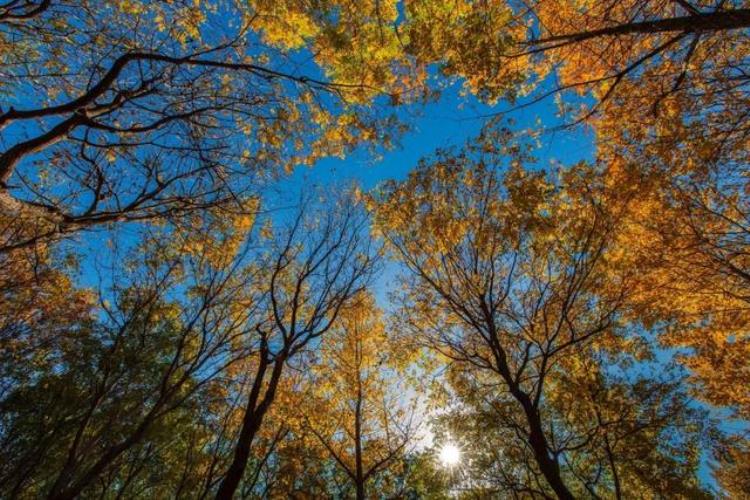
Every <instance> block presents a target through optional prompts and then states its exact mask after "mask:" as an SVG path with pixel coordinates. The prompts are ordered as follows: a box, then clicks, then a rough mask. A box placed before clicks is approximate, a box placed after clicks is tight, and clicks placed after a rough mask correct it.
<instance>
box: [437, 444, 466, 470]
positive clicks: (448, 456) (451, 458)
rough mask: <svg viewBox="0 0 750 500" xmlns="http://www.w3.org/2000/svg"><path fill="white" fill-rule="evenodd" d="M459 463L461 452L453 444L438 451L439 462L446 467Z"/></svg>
mask: <svg viewBox="0 0 750 500" xmlns="http://www.w3.org/2000/svg"><path fill="white" fill-rule="evenodd" d="M460 461H461V450H459V449H458V447H457V446H456V445H454V444H446V445H444V446H443V448H442V449H441V450H440V462H441V463H442V464H443V465H444V466H446V467H452V466H454V465H458V462H460Z"/></svg>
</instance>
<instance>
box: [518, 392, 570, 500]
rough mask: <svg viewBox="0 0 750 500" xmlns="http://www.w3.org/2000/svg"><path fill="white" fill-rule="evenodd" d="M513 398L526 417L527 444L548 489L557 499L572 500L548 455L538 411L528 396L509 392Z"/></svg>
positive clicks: (555, 465) (557, 467)
mask: <svg viewBox="0 0 750 500" xmlns="http://www.w3.org/2000/svg"><path fill="white" fill-rule="evenodd" d="M511 393H512V394H513V396H514V397H515V398H516V400H518V402H519V403H521V406H522V407H523V411H524V414H525V415H526V422H527V423H528V425H529V444H530V445H531V449H532V450H533V452H534V459H535V460H536V463H537V465H538V466H539V470H540V471H541V472H542V475H544V478H545V479H546V480H547V483H548V484H549V485H550V488H552V490H553V491H554V492H555V494H556V495H557V497H558V498H560V499H561V500H573V498H574V497H573V494H572V493H571V492H570V490H569V489H568V487H567V486H566V485H565V483H564V482H563V480H562V477H561V476H560V466H559V464H558V463H557V460H555V459H554V458H552V457H551V456H550V454H549V446H548V444H547V438H546V437H545V435H544V428H543V427H542V419H541V417H540V415H539V410H538V409H537V408H535V407H534V405H533V404H532V402H531V399H530V398H529V396H528V395H527V394H526V393H524V392H522V391H520V390H518V389H514V390H511Z"/></svg>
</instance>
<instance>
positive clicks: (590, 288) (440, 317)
mask: <svg viewBox="0 0 750 500" xmlns="http://www.w3.org/2000/svg"><path fill="white" fill-rule="evenodd" d="M511 138H512V135H511V134H510V132H508V131H507V130H504V129H489V130H487V131H485V133H484V134H483V135H482V136H481V137H480V138H479V140H478V141H477V142H476V143H471V144H470V145H469V146H468V147H467V149H466V150H464V151H461V152H460V153H457V154H452V153H450V152H440V153H438V155H437V157H436V158H435V159H434V160H433V161H432V162H423V163H422V164H420V166H419V167H418V168H417V170H416V171H415V172H413V173H412V174H411V175H410V176H409V178H408V179H407V180H406V181H404V182H402V183H395V182H392V183H387V184H386V185H385V186H384V187H383V189H382V191H381V192H380V193H379V194H377V195H376V196H375V197H374V198H373V199H372V203H373V209H374V213H375V221H376V228H377V230H378V231H379V232H381V233H382V234H383V235H384V238H385V239H386V241H387V244H388V246H389V247H390V248H391V250H392V251H393V252H394V254H395V255H396V257H397V258H398V259H399V261H400V262H401V263H402V264H403V265H404V266H405V269H406V270H408V274H407V276H406V278H405V279H406V286H407V290H408V292H407V294H406V296H405V298H404V300H405V305H406V307H407V310H408V311H411V312H410V313H409V314H408V315H407V316H406V317H405V321H406V324H408V325H410V327H411V329H412V330H413V331H414V332H415V334H417V335H420V336H421V338H423V339H424V341H425V342H426V343H427V345H429V346H430V347H432V348H433V349H435V350H437V351H438V352H439V353H441V354H442V355H443V356H445V357H446V358H447V359H449V360H452V362H455V363H456V364H457V365H459V366H460V367H463V369H465V370H469V371H471V372H473V373H477V374H479V375H477V376H476V378H477V379H478V382H477V383H478V385H476V386H470V387H467V388H466V391H467V392H468V394H472V393H477V394H478V393H480V387H484V388H490V390H491V391H494V392H496V393H497V397H502V398H505V401H509V402H510V403H508V404H510V405H511V408H512V411H511V412H510V415H511V416H512V423H513V425H512V429H513V432H515V433H516V435H517V436H518V437H520V438H522V440H523V446H524V452H527V453H528V454H529V456H530V457H532V458H533V470H538V471H539V474H541V476H542V477H543V478H544V481H543V482H539V483H537V485H536V486H531V487H533V488H534V489H536V490H537V491H540V492H541V493H542V494H545V495H549V494H550V493H553V494H555V495H556V496H557V497H559V498H574V497H575V496H576V493H575V492H576V491H578V487H579V486H580V482H581V479H579V478H578V477H576V475H575V472H574V470H573V467H572V466H571V465H570V464H568V463H566V460H567V457H568V452H569V450H568V447H569V446H570V445H571V444H570V442H568V441H566V440H565V439H560V436H559V433H560V432H564V431H561V430H560V426H564V425H565V424H564V423H562V422H560V421H559V420H558V419H556V418H555V417H554V411H553V404H554V401H555V399H556V398H565V397H575V396H574V394H575V390H574V387H573V384H572V383H570V382H568V383H563V381H562V380H560V379H559V378H558V377H559V371H560V370H563V366H566V365H568V364H570V363H572V360H574V359H576V358H580V357H581V356H583V355H584V354H585V353H586V352H588V351H594V352H602V353H606V352H617V351H623V352H627V351H628V350H630V349H632V350H633V351H634V352H637V351H638V345H639V342H637V336H636V337H635V339H632V340H628V338H629V337H630V335H631V334H632V332H630V331H629V330H628V329H626V328H624V327H625V326H626V323H625V319H626V318H627V316H626V313H628V312H629V311H630V303H629V301H628V299H629V297H630V295H631V293H633V291H634V290H635V289H636V285H637V280H636V278H637V275H636V273H635V270H634V269H633V268H630V267H628V266H622V265H620V263H619V262H618V260H617V258H616V256H617V255H618V252H622V248H621V247H618V246H616V242H617V240H616V238H615V237H614V235H615V233H616V229H617V227H618V221H619V218H620V213H619V211H618V208H619V207H617V206H606V205H603V204H602V202H603V198H602V196H601V194H597V191H598V190H597V189H596V182H595V180H594V178H592V173H593V172H594V170H592V169H591V168H590V167H587V166H585V165H578V166H576V167H573V168H572V169H570V171H567V172H565V173H564V174H562V175H561V176H560V177H559V178H558V179H554V178H552V179H550V178H546V177H545V175H544V173H543V172H531V171H527V170H524V169H523V168H522V167H521V164H522V163H523V162H524V161H527V160H528V159H529V158H528V153H527V149H526V148H525V147H524V146H523V145H519V144H517V143H514V141H512V140H511ZM503 165H507V167H506V168H505V169H503V167H502V166H503ZM636 331H637V329H636ZM568 424H569V425H571V424H570V423H568Z"/></svg>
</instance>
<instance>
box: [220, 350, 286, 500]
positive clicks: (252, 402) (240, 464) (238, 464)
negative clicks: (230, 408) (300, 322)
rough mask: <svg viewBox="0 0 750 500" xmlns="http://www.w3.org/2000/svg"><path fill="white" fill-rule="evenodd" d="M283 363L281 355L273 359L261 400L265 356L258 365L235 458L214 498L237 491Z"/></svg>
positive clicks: (226, 495)
mask: <svg viewBox="0 0 750 500" xmlns="http://www.w3.org/2000/svg"><path fill="white" fill-rule="evenodd" d="M284 362H285V359H284V357H283V356H279V357H277V358H276V359H275V360H274V363H273V371H272V372H271V378H270V380H269V381H268V387H267V388H266V391H265V394H264V395H263V399H262V400H261V401H260V403H258V399H259V397H260V393H261V389H262V385H263V378H264V377H265V372H266V369H267V368H268V361H267V360H266V359H265V356H264V359H263V360H262V361H261V366H260V367H259V369H258V375H259V376H258V377H256V379H255V382H254V383H253V389H252V390H251V392H250V397H249V398H248V404H247V407H246V409H245V417H244V418H243V421H242V429H241V430H240V437H239V439H238V440H237V446H236V447H235V450H234V458H233V459H232V463H231V464H230V465H229V469H227V473H226V475H225V476H224V479H223V480H222V481H221V484H220V485H219V490H218V491H217V493H216V499H217V500H229V499H231V498H232V497H233V496H234V493H235V491H237V487H238V486H239V484H240V481H242V475H243V474H244V473H245V468H246V467H247V462H248V460H249V458H250V449H251V445H252V443H253V439H255V435H256V434H257V432H258V429H260V426H261V424H262V423H263V417H264V416H265V414H266V412H267V411H268V408H269V407H270V406H271V403H272V402H273V400H274V397H275V396H276V388H277V387H278V385H279V379H280V378H281V372H282V370H283V367H284Z"/></svg>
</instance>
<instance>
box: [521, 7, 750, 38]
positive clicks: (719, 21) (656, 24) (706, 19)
mask: <svg viewBox="0 0 750 500" xmlns="http://www.w3.org/2000/svg"><path fill="white" fill-rule="evenodd" d="M748 27H750V9H735V10H723V11H717V12H711V13H708V14H694V15H690V16H682V17H671V18H667V19H657V20H655V21H641V22H635V23H627V24H618V25H615V26H609V27H607V28H601V29H596V30H591V31H582V32H579V33H570V34H567V35H552V36H548V37H545V38H541V39H539V40H534V41H532V42H531V43H532V44H534V45H544V44H547V43H550V42H566V41H570V42H581V41H584V40H589V39H591V38H597V37H600V36H615V35H629V34H635V33H641V34H644V33H645V34H649V33H650V34H654V33H663V32H680V31H683V32H686V33H695V32H700V31H725V30H734V29H742V28H748Z"/></svg>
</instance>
